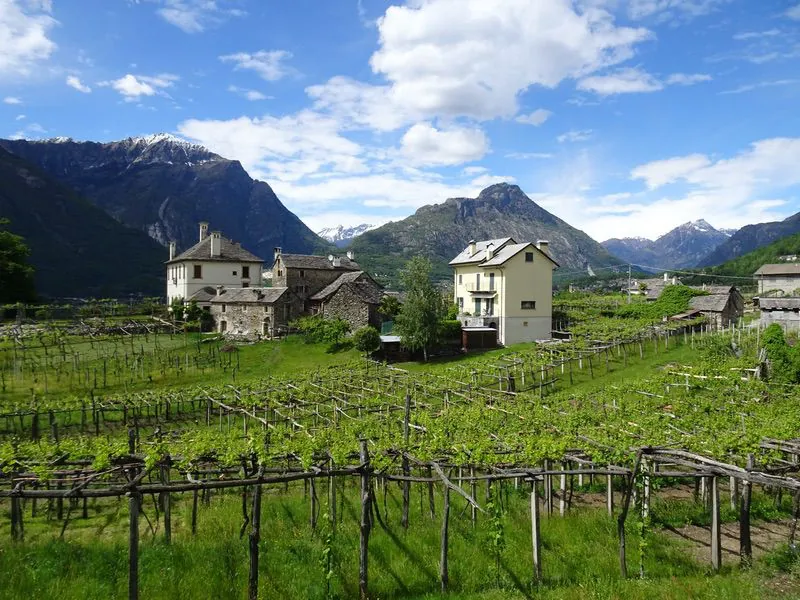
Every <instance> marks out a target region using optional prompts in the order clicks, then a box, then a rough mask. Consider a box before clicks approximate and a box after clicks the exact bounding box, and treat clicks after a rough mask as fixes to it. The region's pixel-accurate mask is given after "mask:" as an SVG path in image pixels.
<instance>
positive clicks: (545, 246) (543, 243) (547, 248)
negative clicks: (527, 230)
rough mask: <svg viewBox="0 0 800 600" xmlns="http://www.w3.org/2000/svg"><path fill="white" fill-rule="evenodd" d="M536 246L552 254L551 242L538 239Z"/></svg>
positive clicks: (548, 254)
mask: <svg viewBox="0 0 800 600" xmlns="http://www.w3.org/2000/svg"><path fill="white" fill-rule="evenodd" d="M536 247H537V248H538V249H539V250H541V251H542V252H544V253H545V254H547V256H550V242H548V241H547V240H538V241H537V242H536Z"/></svg>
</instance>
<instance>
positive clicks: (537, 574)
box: [531, 479, 542, 581]
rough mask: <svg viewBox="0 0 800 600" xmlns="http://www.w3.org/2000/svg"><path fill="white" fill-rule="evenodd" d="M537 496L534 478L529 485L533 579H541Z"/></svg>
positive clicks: (540, 544)
mask: <svg viewBox="0 0 800 600" xmlns="http://www.w3.org/2000/svg"><path fill="white" fill-rule="evenodd" d="M539 521H540V518H539V498H538V497H537V493H536V480H535V479H534V480H533V485H532V487H531V541H532V547H533V548H532V549H533V579H534V581H541V580H542V554H541V552H542V540H541V535H540V523H539Z"/></svg>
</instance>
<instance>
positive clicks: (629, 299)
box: [628, 263, 631, 304]
mask: <svg viewBox="0 0 800 600" xmlns="http://www.w3.org/2000/svg"><path fill="white" fill-rule="evenodd" d="M630 303H631V263H628V304H630Z"/></svg>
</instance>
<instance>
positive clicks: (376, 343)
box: [353, 325, 381, 354]
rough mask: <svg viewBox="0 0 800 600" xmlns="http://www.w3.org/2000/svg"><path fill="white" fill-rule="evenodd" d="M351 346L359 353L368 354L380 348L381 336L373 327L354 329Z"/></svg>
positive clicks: (366, 326)
mask: <svg viewBox="0 0 800 600" xmlns="http://www.w3.org/2000/svg"><path fill="white" fill-rule="evenodd" d="M353 345H354V346H355V347H356V350H358V351H359V352H363V353H364V354H370V353H372V352H375V350H377V349H378V348H380V347H381V334H380V333H379V332H378V330H377V329H375V328H374V327H371V326H370V325H365V326H364V327H361V328H359V329H356V332H355V333H354V334H353Z"/></svg>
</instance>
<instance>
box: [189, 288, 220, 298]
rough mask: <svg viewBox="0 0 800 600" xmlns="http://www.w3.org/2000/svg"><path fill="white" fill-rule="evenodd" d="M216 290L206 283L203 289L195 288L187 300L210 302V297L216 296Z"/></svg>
mask: <svg viewBox="0 0 800 600" xmlns="http://www.w3.org/2000/svg"><path fill="white" fill-rule="evenodd" d="M216 295H217V290H215V289H214V288H213V287H211V286H210V285H207V286H206V287H204V288H203V289H200V290H197V291H196V292H195V293H194V294H192V295H191V296H189V301H190V302H191V301H192V300H196V301H197V302H211V299H212V298H214V297H216Z"/></svg>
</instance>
